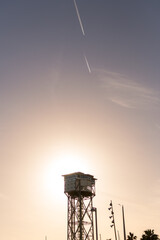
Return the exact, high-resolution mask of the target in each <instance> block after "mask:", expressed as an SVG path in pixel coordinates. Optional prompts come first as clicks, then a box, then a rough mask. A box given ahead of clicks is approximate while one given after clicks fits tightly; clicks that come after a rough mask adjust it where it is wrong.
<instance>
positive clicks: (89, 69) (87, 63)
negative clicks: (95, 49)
mask: <svg viewBox="0 0 160 240" xmlns="http://www.w3.org/2000/svg"><path fill="white" fill-rule="evenodd" d="M84 59H85V62H86V65H87V68H88V71H89V73H91V68H90V66H89V62H88V60H87V58H86V56H85V55H84Z"/></svg>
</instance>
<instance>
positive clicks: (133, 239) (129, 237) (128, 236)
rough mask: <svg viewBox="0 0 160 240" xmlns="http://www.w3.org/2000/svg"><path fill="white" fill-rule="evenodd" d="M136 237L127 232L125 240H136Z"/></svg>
mask: <svg viewBox="0 0 160 240" xmlns="http://www.w3.org/2000/svg"><path fill="white" fill-rule="evenodd" d="M136 239H137V236H135V235H134V233H131V232H129V234H128V235H127V240H136Z"/></svg>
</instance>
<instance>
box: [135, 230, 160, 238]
mask: <svg viewBox="0 0 160 240" xmlns="http://www.w3.org/2000/svg"><path fill="white" fill-rule="evenodd" d="M140 240H160V239H159V236H158V235H157V234H155V233H154V230H153V229H147V230H145V231H144V234H143V235H142V237H141V239H140Z"/></svg>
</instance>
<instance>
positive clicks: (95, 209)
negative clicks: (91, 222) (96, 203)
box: [91, 207, 98, 240]
mask: <svg viewBox="0 0 160 240" xmlns="http://www.w3.org/2000/svg"><path fill="white" fill-rule="evenodd" d="M91 211H92V212H95V222H96V240H98V224H97V208H95V207H92V209H91Z"/></svg>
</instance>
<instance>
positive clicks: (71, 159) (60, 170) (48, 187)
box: [43, 152, 88, 198]
mask: <svg viewBox="0 0 160 240" xmlns="http://www.w3.org/2000/svg"><path fill="white" fill-rule="evenodd" d="M73 172H84V173H87V172H88V166H87V163H86V161H85V159H84V157H81V156H80V155H78V154H75V153H69V152H65V153H62V154H59V155H58V156H57V157H56V158H55V156H54V157H52V156H51V157H49V160H48V164H47V166H46V167H45V170H44V174H43V188H44V191H45V194H47V195H49V196H50V197H52V196H54V194H55V192H56V195H57V196H58V198H59V197H60V196H62V194H63V188H64V179H63V177H62V175H65V174H70V173H73Z"/></svg>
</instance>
